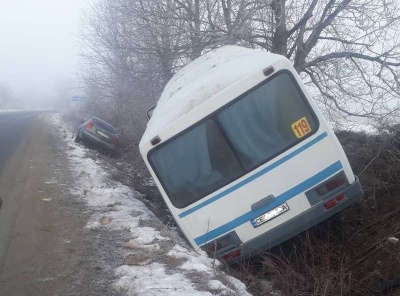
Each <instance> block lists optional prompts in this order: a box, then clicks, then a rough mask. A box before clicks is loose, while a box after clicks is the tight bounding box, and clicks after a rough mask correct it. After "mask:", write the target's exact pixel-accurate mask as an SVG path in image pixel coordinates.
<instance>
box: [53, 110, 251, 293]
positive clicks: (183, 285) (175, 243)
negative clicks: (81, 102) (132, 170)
mask: <svg viewBox="0 0 400 296" xmlns="http://www.w3.org/2000/svg"><path fill="white" fill-rule="evenodd" d="M48 118H49V121H50V122H51V123H52V124H53V125H54V126H55V127H56V130H57V131H58V134H59V136H60V140H62V141H64V142H65V146H66V151H67V153H68V157H69V160H70V163H71V166H72V168H73V170H74V171H75V175H76V176H77V178H76V182H75V187H74V188H71V189H70V190H71V191H72V193H73V194H74V195H75V196H77V197H78V198H82V199H84V200H85V202H86V204H87V206H88V207H89V208H90V209H91V210H93V214H92V217H91V220H90V221H89V222H88V224H87V225H86V227H87V228H89V229H98V228H101V227H106V228H108V229H109V230H111V231H113V230H115V231H120V230H128V231H129V236H128V237H126V240H125V242H124V253H125V258H124V265H122V266H120V267H118V268H117V269H116V270H115V275H116V277H117V280H116V282H115V283H113V285H114V287H115V289H117V290H118V291H122V292H125V293H126V294H127V295H144V296H145V295H157V296H158V295H195V296H197V295H244V296H245V295H250V294H249V293H248V292H247V290H246V286H245V285H244V284H243V283H242V282H241V281H239V280H238V279H236V278H233V277H231V276H229V275H227V274H226V273H224V272H223V271H221V270H220V266H221V265H220V263H219V262H218V261H213V260H212V259H210V258H208V257H207V256H206V255H205V253H204V254H198V253H196V252H194V251H193V250H192V249H191V248H190V247H188V245H187V244H186V242H185V241H184V240H182V239H181V238H180V237H179V236H178V234H177V233H176V232H175V231H174V230H172V229H170V228H168V227H167V226H165V225H163V224H162V223H161V222H160V221H159V220H158V219H157V218H156V217H155V216H154V214H153V213H152V212H151V211H150V210H148V209H147V208H146V206H145V205H144V204H143V203H142V202H141V201H139V200H138V199H137V197H138V196H139V195H140V193H138V192H136V191H134V190H133V189H131V188H129V187H127V186H124V185H122V184H120V183H117V182H115V181H112V180H111V177H110V171H109V170H107V171H106V169H105V167H106V166H105V164H104V163H102V162H101V161H98V160H93V159H91V158H90V157H88V155H87V153H88V150H87V149H86V148H85V147H83V146H82V145H79V144H76V143H74V141H73V139H72V138H71V132H70V131H69V130H68V128H67V127H66V126H65V125H64V124H63V123H62V122H61V120H60V117H59V115H51V116H49V117H48ZM112 251H113V250H110V252H112Z"/></svg>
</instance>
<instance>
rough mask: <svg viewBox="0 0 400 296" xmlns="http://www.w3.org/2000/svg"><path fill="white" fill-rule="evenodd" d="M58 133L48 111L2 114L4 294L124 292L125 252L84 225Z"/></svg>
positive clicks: (0, 282) (0, 287)
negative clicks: (119, 283) (118, 285)
mask: <svg viewBox="0 0 400 296" xmlns="http://www.w3.org/2000/svg"><path fill="white" fill-rule="evenodd" d="M42 115H43V116H42ZM57 131H58V127H57V126H54V124H51V123H48V122H47V120H46V115H44V114H43V113H38V112H21V113H11V114H8V113H7V114H4V113H3V114H0V196H1V197H2V199H3V207H2V208H1V209H0V296H11V295H12V296H25V295H26V296H47V295H49V296H50V295H51V296H53V295H70V296H72V295H74V296H78V295H79V296H81V295H110V296H111V295H119V294H118V293H117V292H116V291H115V290H113V289H112V285H111V283H112V281H113V277H114V274H113V268H115V265H116V264H120V263H118V261H119V260H122V255H121V254H118V253H115V254H112V253H110V252H109V250H110V248H112V249H115V248H116V246H115V245H114V244H116V240H115V238H114V237H111V236H110V235H108V234H107V233H102V232H90V231H89V230H88V229H86V228H85V225H86V224H87V222H88V220H89V212H87V211H85V210H84V208H85V204H84V203H83V202H82V200H81V199H80V196H79V195H78V196H76V195H73V194H72V193H71V191H70V190H69V189H70V188H72V187H73V185H74V182H75V181H74V180H75V179H74V178H75V176H74V175H72V174H71V171H70V170H69V161H68V157H67V151H66V149H65V144H64V143H63V141H61V140H60V135H59V133H58V132H57ZM64 136H65V137H67V136H68V135H67V134H65V135H64ZM110 246H111V247H110Z"/></svg>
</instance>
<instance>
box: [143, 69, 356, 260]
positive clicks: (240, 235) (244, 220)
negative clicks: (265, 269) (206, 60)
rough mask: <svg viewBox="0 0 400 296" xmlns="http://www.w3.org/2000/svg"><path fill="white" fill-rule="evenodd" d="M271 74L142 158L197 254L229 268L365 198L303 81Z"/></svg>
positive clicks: (291, 75) (280, 72)
mask: <svg viewBox="0 0 400 296" xmlns="http://www.w3.org/2000/svg"><path fill="white" fill-rule="evenodd" d="M275 68H278V69H277V70H275V69H274V68H272V71H270V70H268V71H269V73H268V76H269V77H267V78H265V75H267V74H266V73H264V79H262V80H261V81H260V82H258V83H256V84H255V85H254V86H252V87H251V88H249V89H247V90H246V91H245V92H242V93H240V95H238V96H236V97H234V98H232V99H231V100H229V101H228V102H227V103H226V104H223V105H222V106H221V107H218V108H215V107H214V105H213V104H212V103H211V102H210V103H209V104H208V110H209V111H207V112H204V110H207V106H206V105H205V106H203V107H202V108H198V109H197V110H196V109H195V110H193V111H192V112H193V113H195V112H197V113H199V112H202V113H203V114H204V116H202V118H201V119H200V120H198V121H196V122H195V123H194V124H191V125H190V126H188V127H187V128H185V129H182V130H180V131H179V132H177V133H176V134H174V132H173V129H171V128H170V129H169V133H170V135H171V136H170V137H168V139H166V140H165V141H163V142H161V143H160V144H158V145H156V146H155V147H152V148H151V149H149V150H148V151H145V152H144V158H145V161H146V164H147V165H148V167H149V170H150V172H151V173H152V175H153V177H154V179H155V181H156V183H157V185H158V187H159V189H160V191H161V193H162V195H163V197H164V199H165V201H166V203H167V205H168V207H169V209H170V210H171V212H172V214H173V216H174V218H175V219H176V221H177V223H178V225H179V226H180V227H181V229H182V231H183V233H184V234H185V235H186V237H187V238H188V240H189V241H190V243H191V244H192V245H193V247H194V248H196V249H202V250H204V251H206V252H207V253H208V254H209V255H210V256H216V257H217V258H219V259H221V260H223V261H225V262H228V263H230V262H235V261H238V260H241V259H242V258H244V257H250V256H253V255H256V254H257V253H259V252H260V251H263V250H265V249H268V248H271V247H273V246H275V245H277V244H279V243H281V242H283V241H285V240H287V239H289V238H291V237H293V236H295V235H297V234H299V233H300V232H302V231H304V230H306V229H308V228H309V227H312V226H314V225H316V224H318V223H319V222H321V221H323V220H325V219H327V218H328V217H330V216H332V215H334V214H335V213H337V212H339V211H341V210H343V209H344V208H346V207H347V206H349V205H350V204H351V203H353V202H355V201H357V200H359V199H360V198H362V196H363V191H362V188H361V185H360V183H359V181H358V179H357V178H356V177H355V176H354V174H353V173H352V171H351V168H350V165H349V163H348V160H347V158H346V156H345V154H344V152H343V149H342V147H341V146H340V144H339V142H338V140H337V138H336V136H335V135H334V133H333V131H332V130H331V129H330V127H329V126H328V125H327V124H326V121H325V119H324V118H323V116H322V114H321V112H320V111H319V110H318V108H317V107H316V106H315V103H314V102H312V101H311V100H310V99H309V95H307V93H306V92H305V91H304V85H302V83H301V81H300V80H299V78H298V76H297V74H296V73H295V72H294V71H293V69H292V68H291V67H281V69H279V67H278V66H275ZM261 74H262V73H261ZM257 77H259V76H257ZM250 80H251V77H249V78H248V79H247V83H248V82H249V81H250ZM255 81H256V82H257V80H256V79H255ZM235 88H236V89H240V87H239V86H237V85H236V86H235V87H233V88H232V89H235ZM232 92H233V91H232ZM219 97H224V95H223V94H220V95H219ZM224 99H225V100H226V96H225V98H224ZM215 100H218V98H216V99H215ZM188 116H189V115H188ZM175 126H177V123H175ZM166 130H168V129H166Z"/></svg>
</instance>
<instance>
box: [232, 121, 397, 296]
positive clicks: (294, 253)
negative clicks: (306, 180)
mask: <svg viewBox="0 0 400 296" xmlns="http://www.w3.org/2000/svg"><path fill="white" fill-rule="evenodd" d="M397 130H398V127H390V128H386V129H385V130H384V131H383V132H381V134H380V135H366V134H360V133H352V132H340V133H338V138H339V140H340V141H341V143H342V145H343V147H344V149H345V152H346V154H347V156H348V158H349V161H350V163H351V165H352V168H353V170H354V173H355V174H356V175H360V180H361V183H362V185H363V188H364V190H365V198H364V200H363V201H362V202H360V203H357V204H355V205H353V206H352V207H350V208H348V209H346V210H345V211H344V212H343V213H342V218H341V220H340V221H341V222H340V227H339V228H337V229H339V230H340V231H337V229H336V230H333V229H332V228H331V226H332V225H333V226H335V225H336V226H337V224H338V223H339V220H338V219H336V220H335V219H333V220H331V221H327V222H326V223H324V224H323V225H320V226H318V227H316V228H313V229H311V230H309V231H308V232H307V233H303V234H302V235H301V236H298V237H297V238H295V239H292V240H290V241H288V242H286V243H284V244H282V245H281V246H279V247H277V248H274V249H273V250H271V251H269V252H266V253H264V254H263V257H262V258H261V259H260V260H256V261H253V262H250V263H246V264H242V265H241V266H239V267H236V269H235V274H236V275H239V276H241V279H242V280H244V281H245V282H246V283H248V284H249V287H250V288H251V290H252V292H253V293H254V294H255V295H269V294H266V293H265V292H263V291H262V289H260V285H261V283H262V282H263V281H265V279H268V280H271V281H272V283H273V287H274V288H275V289H279V290H280V291H281V292H282V294H283V295H298V296H300V295H324V296H325V295H332V296H335V295H349V296H350V295H351V296H353V295H354V296H358V295H360V296H361V295H400V291H399V290H397V292H395V290H392V289H391V288H390V286H391V285H392V284H399V283H400V242H399V243H397V244H395V243H391V242H389V241H388V237H390V236H395V237H398V238H400V219H399V217H400V196H399V194H398V192H399V189H400V133H399V132H398V131H397ZM321 230H322V231H321ZM321 233H323V234H324V235H321ZM254 262H256V263H254ZM260 263H261V266H259V265H260ZM385 288H387V289H385ZM397 289H399V288H397ZM259 291H261V292H259ZM396 293H397V294H396Z"/></svg>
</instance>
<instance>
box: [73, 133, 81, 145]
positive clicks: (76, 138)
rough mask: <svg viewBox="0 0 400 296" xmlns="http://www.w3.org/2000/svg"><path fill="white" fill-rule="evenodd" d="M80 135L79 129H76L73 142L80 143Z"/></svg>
mask: <svg viewBox="0 0 400 296" xmlns="http://www.w3.org/2000/svg"><path fill="white" fill-rule="evenodd" d="M81 140H82V139H81V137H79V131H77V133H76V137H75V140H74V141H75V143H80V142H81Z"/></svg>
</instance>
